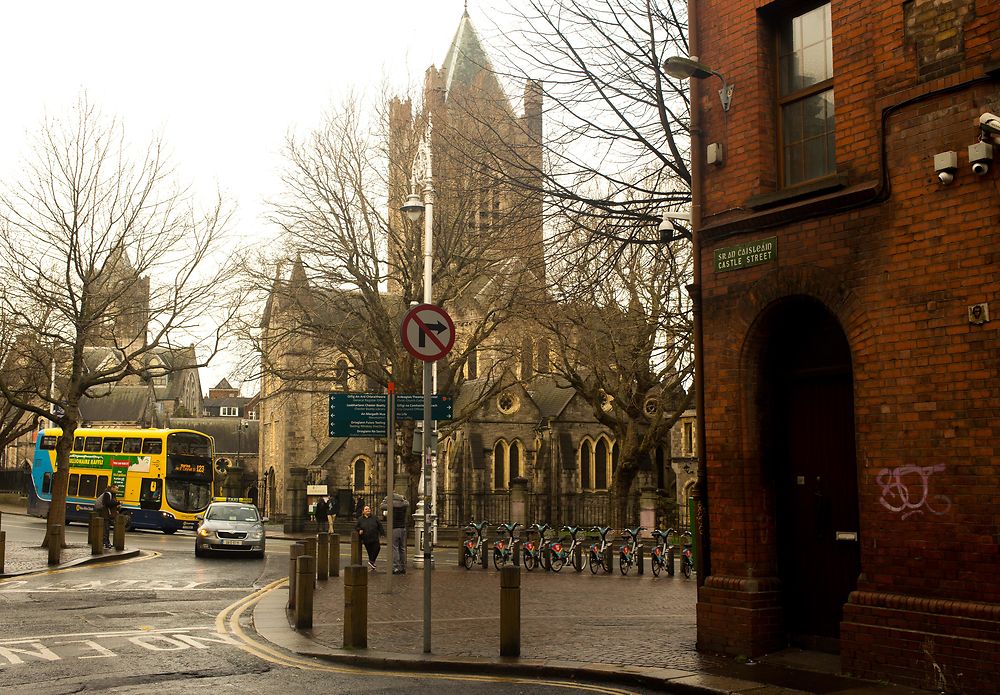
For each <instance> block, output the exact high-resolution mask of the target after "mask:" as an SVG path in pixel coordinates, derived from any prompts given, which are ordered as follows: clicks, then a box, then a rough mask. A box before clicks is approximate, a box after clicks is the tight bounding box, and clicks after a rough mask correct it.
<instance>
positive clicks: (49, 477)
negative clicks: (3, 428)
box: [28, 428, 214, 533]
mask: <svg viewBox="0 0 1000 695" xmlns="http://www.w3.org/2000/svg"><path fill="white" fill-rule="evenodd" d="M61 436H62V430H60V429H46V430H42V431H41V432H39V434H38V439H37V441H36V442H35V455H34V461H33V463H32V467H31V489H30V490H29V492H28V513H29V514H32V515H34V516H41V517H45V516H47V515H48V513H49V505H50V504H51V503H52V481H53V477H54V475H55V470H56V442H57V441H58V438H59V437H61ZM213 449H214V443H213V441H212V438H211V437H210V436H208V435H207V434H203V433H201V432H196V431H194V430H177V429H85V428H81V429H78V430H76V433H75V435H74V438H73V451H72V453H71V454H70V457H69V466H70V469H69V489H68V491H67V492H66V521H67V523H69V522H72V521H79V522H81V523H82V522H86V521H87V520H88V518H89V516H90V512H92V511H93V509H94V501H95V500H96V498H97V497H98V496H99V495H100V494H101V493H102V492H104V490H105V489H106V488H107V487H108V486H109V485H110V484H111V483H112V482H113V483H114V484H116V485H117V486H118V492H119V500H120V501H121V505H122V513H123V514H125V515H126V516H127V517H128V520H129V526H130V527H131V528H142V529H155V530H159V531H163V533H174V532H175V531H176V530H177V529H179V528H191V529H193V528H195V525H196V520H195V515H197V514H199V513H200V512H203V511H204V510H205V508H206V507H208V505H209V503H210V502H211V501H212V490H213V485H214V479H213V478H214V466H213V460H214V451H213Z"/></svg>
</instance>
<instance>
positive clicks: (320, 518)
mask: <svg viewBox="0 0 1000 695" xmlns="http://www.w3.org/2000/svg"><path fill="white" fill-rule="evenodd" d="M313 514H315V515H316V530H317V531H322V530H323V529H325V528H326V527H327V521H328V520H329V516H330V503H329V502H328V501H327V497H326V495H323V496H322V497H320V498H319V502H317V503H316V509H315V510H314V511H313Z"/></svg>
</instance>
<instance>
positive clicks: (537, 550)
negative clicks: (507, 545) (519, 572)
mask: <svg viewBox="0 0 1000 695" xmlns="http://www.w3.org/2000/svg"><path fill="white" fill-rule="evenodd" d="M550 528H551V527H550V526H549V525H548V524H532V525H531V526H529V527H528V529H527V532H528V533H531V532H532V531H534V532H535V533H537V534H538V543H533V542H531V540H530V539H529V540H527V541H526V542H525V544H524V558H523V559H524V569H526V570H528V571H529V572H531V571H532V570H533V569H535V568H536V567H538V565H540V564H541V557H542V555H541V553H542V548H543V547H544V546H545V545H546V540H545V532H546V531H548V530H549V529H550Z"/></svg>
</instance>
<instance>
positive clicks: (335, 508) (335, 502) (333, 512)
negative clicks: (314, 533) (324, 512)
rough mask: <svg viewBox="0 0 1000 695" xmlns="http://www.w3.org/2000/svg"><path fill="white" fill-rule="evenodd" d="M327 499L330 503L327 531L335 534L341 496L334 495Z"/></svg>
mask: <svg viewBox="0 0 1000 695" xmlns="http://www.w3.org/2000/svg"><path fill="white" fill-rule="evenodd" d="M327 501H328V502H329V504H330V509H329V516H327V518H326V530H327V533H329V534H331V535H333V522H335V521H336V520H337V514H338V513H340V498H339V497H338V496H337V495H334V496H333V497H332V498H328V499H327Z"/></svg>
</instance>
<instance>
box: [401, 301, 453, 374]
mask: <svg viewBox="0 0 1000 695" xmlns="http://www.w3.org/2000/svg"><path fill="white" fill-rule="evenodd" d="M401 332H402V337H403V347H405V348H406V350H407V352H409V353H410V354H411V355H413V356H414V357H416V358H417V359H418V360H422V361H424V362H436V361H438V360H439V359H441V358H442V357H444V356H445V355H447V354H448V353H449V352H451V348H452V346H454V344H455V324H454V323H453V322H452V320H451V317H450V316H448V312H446V311H445V310H444V309H442V308H441V307H439V306H434V305H433V304H419V305H417V306H415V307H413V308H412V309H410V310H409V311H408V312H406V316H404V317H403V326H402V331H401Z"/></svg>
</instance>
